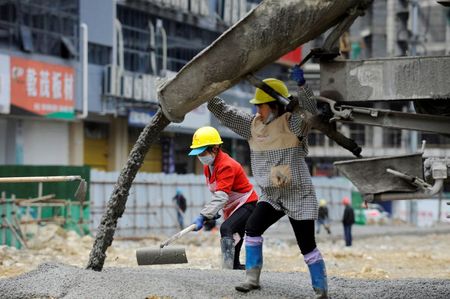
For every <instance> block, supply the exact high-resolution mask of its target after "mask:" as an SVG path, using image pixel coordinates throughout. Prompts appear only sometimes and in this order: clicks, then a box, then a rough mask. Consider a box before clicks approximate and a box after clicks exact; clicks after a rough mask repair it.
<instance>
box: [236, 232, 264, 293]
mask: <svg viewBox="0 0 450 299" xmlns="http://www.w3.org/2000/svg"><path fill="white" fill-rule="evenodd" d="M262 241H263V239H262V237H246V239H245V256H246V257H245V282H243V283H241V284H239V285H238V286H236V287H235V289H236V290H237V291H239V292H244V293H247V292H249V291H251V290H257V289H259V288H260V285H259V276H260V275H261V269H262V265H263V256H262V245H263V244H262Z"/></svg>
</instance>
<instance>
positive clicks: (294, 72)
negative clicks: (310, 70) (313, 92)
mask: <svg viewBox="0 0 450 299" xmlns="http://www.w3.org/2000/svg"><path fill="white" fill-rule="evenodd" d="M291 80H293V81H295V82H297V85H298V86H303V85H305V83H306V81H305V77H304V74H303V69H302V68H300V67H299V66H298V65H295V66H294V67H292V69H291Z"/></svg>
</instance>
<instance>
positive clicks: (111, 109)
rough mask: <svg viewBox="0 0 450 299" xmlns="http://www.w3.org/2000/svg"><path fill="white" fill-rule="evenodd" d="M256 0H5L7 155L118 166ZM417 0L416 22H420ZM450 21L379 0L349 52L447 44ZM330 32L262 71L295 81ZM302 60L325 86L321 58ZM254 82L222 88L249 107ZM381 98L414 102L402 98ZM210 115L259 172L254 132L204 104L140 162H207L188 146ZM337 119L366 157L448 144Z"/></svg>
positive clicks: (196, 168) (427, 49) (322, 146)
mask: <svg viewBox="0 0 450 299" xmlns="http://www.w3.org/2000/svg"><path fill="white" fill-rule="evenodd" d="M259 2H260V1H245V0H220V1H219V0H209V1H208V0H189V1H187V0H185V1H181V0H180V1H163V0H159V1H158V0H127V1H125V0H116V1H112V0H96V1H89V0H58V1H47V0H36V1H32V2H30V1H17V0H10V1H8V0H5V1H2V2H1V3H0V61H1V62H2V63H1V64H0V76H1V81H0V82H1V85H0V139H2V140H5V142H4V143H2V144H1V145H0V163H3V164H32V165H41V164H46V165H89V166H91V167H93V168H96V169H100V170H107V171H115V170H120V169H121V167H122V165H123V164H124V163H125V161H126V159H127V156H128V152H129V150H130V148H131V147H132V145H133V144H134V142H135V141H136V139H137V137H138V136H139V133H140V131H141V129H142V127H143V126H144V125H145V124H147V123H148V121H149V120H150V119H151V117H152V115H153V114H154V113H155V111H156V109H157V107H158V102H157V96H156V85H157V84H158V83H159V82H160V81H161V80H167V78H170V76H173V75H174V74H175V73H176V72H177V71H178V70H180V69H181V68H182V67H183V65H185V64H186V63H187V62H188V61H189V60H190V59H192V58H193V57H194V56H195V55H197V54H198V53H199V52H200V51H201V50H203V49H204V48H205V47H207V46H208V45H209V44H210V43H211V42H212V41H213V40H215V39H216V38H217V37H218V36H219V35H220V34H221V33H222V32H224V31H225V30H226V29H227V28H228V27H229V26H230V25H232V24H233V23H235V22H236V21H238V20H239V19H240V18H242V17H243V16H244V15H245V14H246V13H247V12H248V11H249V10H250V9H251V8H252V7H254V6H255V5H257V4H258V3H259ZM415 7H416V8H417V11H418V23H417V26H412V17H411V16H412V12H413V9H414V8H415ZM448 24H449V10H448V9H445V8H443V7H442V6H439V5H438V4H436V2H435V1H431V0H428V1H400V0H386V1H384V0H383V1H375V2H374V4H373V6H372V8H370V10H369V11H368V13H367V14H366V15H365V16H364V17H362V18H358V19H357V21H356V23H355V24H354V25H353V26H352V27H351V30H350V32H349V34H348V35H346V37H345V39H344V40H342V41H341V51H342V57H344V58H345V57H347V58H351V59H367V58H371V57H386V56H400V55H411V54H413V53H416V54H417V55H441V54H444V53H449V51H450V50H449V48H450V46H449V44H450V29H449V25H448ZM83 26H85V27H83ZM82 28H87V30H86V31H87V36H88V37H87V57H88V64H87V68H86V69H87V71H86V72H84V71H83V69H84V68H83V58H84V57H85V54H86V53H84V51H83V47H84V45H85V44H86V43H85V42H84V38H83V36H84V35H83V34H84V30H83V29H82ZM416 28H417V29H416ZM322 42H323V38H318V39H316V40H314V41H312V42H310V43H308V44H306V45H304V46H303V47H302V48H299V49H297V50H295V51H293V52H292V53H289V54H288V55H286V56H284V57H282V58H281V59H280V60H278V61H277V62H276V63H274V64H271V65H269V66H267V67H266V68H264V69H263V70H261V71H260V72H259V73H258V74H257V75H258V76H259V77H261V78H264V77H277V78H280V79H282V80H286V81H287V82H288V83H289V84H290V85H289V86H292V82H289V81H288V80H287V79H288V71H289V68H290V67H291V66H292V65H293V64H295V63H298V62H299V61H300V60H301V58H302V57H304V56H305V55H306V54H307V53H308V52H309V50H310V49H311V48H314V47H320V46H321V44H322ZM304 68H305V71H306V78H307V81H308V83H309V84H310V85H311V86H312V87H313V89H314V90H315V93H316V94H317V93H318V92H319V65H318V64H317V61H314V60H313V61H311V62H308V63H307V64H306V65H305V67H304ZM83 75H87V84H83V78H84V77H83ZM84 85H85V86H84ZM253 92H254V88H253V87H251V86H250V85H248V84H246V83H245V82H242V83H241V84H239V85H237V86H235V87H234V88H232V89H230V90H228V91H226V92H225V93H223V94H222V95H221V96H222V97H223V98H224V99H226V100H227V101H228V102H229V103H232V104H233V105H236V106H238V107H240V108H241V109H244V110H246V111H249V112H252V109H253V107H252V106H251V105H250V104H249V103H248V100H249V99H250V98H251V97H252V96H253ZM292 92H295V91H294V90H292ZM85 94H86V96H84V95H85ZM378 107H379V108H390V109H395V110H402V111H406V110H408V109H410V107H409V106H408V105H407V104H405V103H395V104H392V103H391V104H386V105H385V106H378ZM209 124H210V125H213V126H216V127H218V129H219V131H220V132H221V134H222V135H223V136H224V141H225V144H224V147H225V149H226V150H227V151H228V152H229V153H230V154H231V155H232V156H234V157H235V158H236V159H237V160H238V161H240V162H241V163H242V164H243V166H244V167H245V168H246V169H247V170H248V171H250V169H249V150H248V146H247V144H246V142H244V141H243V140H241V139H240V138H239V137H238V136H237V135H236V134H234V133H232V132H231V131H230V130H228V129H227V128H225V127H222V126H221V125H220V124H219V123H218V122H217V120H216V119H215V118H214V117H211V115H210V114H209V112H208V110H207V109H206V107H205V106H204V105H203V106H201V107H199V108H198V109H196V110H195V111H192V112H191V113H189V114H188V115H187V116H186V119H185V121H184V122H182V123H180V124H171V125H170V126H169V127H168V128H167V129H166V130H165V132H164V133H163V134H162V136H161V139H160V142H159V143H157V144H155V145H154V146H152V148H151V150H150V152H149V154H148V155H147V157H146V160H145V163H144V165H143V167H142V170H141V171H143V172H165V173H199V172H200V165H199V164H198V162H197V161H196V160H195V159H190V158H188V157H187V156H186V153H187V151H188V147H189V145H190V142H191V136H192V134H193V132H194V131H195V129H196V128H198V127H200V126H203V125H209ZM339 127H340V131H342V132H343V133H344V134H346V135H347V136H348V137H351V138H353V139H354V140H355V141H356V142H357V143H358V144H360V145H361V146H362V147H363V155H364V156H380V155H389V154H398V153H407V152H410V151H411V149H412V148H414V146H413V144H414V145H415V146H416V147H417V146H418V147H420V143H421V140H422V139H425V140H427V150H426V152H425V155H426V156H444V155H449V149H448V144H449V143H450V142H449V139H448V138H445V137H443V136H440V135H436V134H426V133H420V132H419V133H418V134H416V135H414V134H411V133H410V132H408V131H401V130H391V129H383V128H378V127H369V126H366V127H365V126H361V125H339ZM416 140H417V141H416ZM309 142H310V148H311V149H310V155H309V158H308V163H309V165H310V168H311V171H312V174H313V175H316V176H331V175H334V174H335V170H334V168H333V165H332V163H333V161H335V160H336V159H348V158H351V157H352V156H351V154H350V153H349V152H347V151H346V150H344V149H343V148H341V147H339V146H337V145H336V144H335V143H334V142H333V141H331V140H329V139H328V138H327V137H326V136H324V135H323V134H321V133H318V132H313V134H311V135H310V139H309Z"/></svg>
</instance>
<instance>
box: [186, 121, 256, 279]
mask: <svg viewBox="0 0 450 299" xmlns="http://www.w3.org/2000/svg"><path fill="white" fill-rule="evenodd" d="M222 143H223V142H222V139H221V138H220V135H219V132H217V130H216V129H215V128H213V127H201V128H199V129H198V130H197V131H196V132H195V134H194V136H193V138H192V145H191V149H192V150H191V151H190V153H189V155H190V156H197V158H198V159H199V160H200V162H201V163H202V164H203V165H204V166H203V171H204V174H205V177H206V183H207V185H208V188H209V191H211V196H212V198H211V201H210V202H209V203H207V204H206V205H205V206H204V207H203V209H202V210H201V212H200V215H199V216H198V217H197V218H196V219H195V220H194V223H195V224H196V225H197V228H196V230H200V229H202V227H203V225H204V224H205V222H206V221H207V220H212V219H215V218H216V217H215V216H216V215H217V213H218V212H219V211H220V210H223V217H224V219H225V221H224V222H223V223H222V225H221V226H220V236H221V239H220V248H221V251H222V268H223V269H242V270H243V269H245V266H244V265H241V263H240V262H239V254H240V251H241V247H242V243H243V239H244V233H245V224H246V223H247V219H248V217H249V216H250V215H251V213H252V212H253V210H254V209H255V206H256V202H257V201H258V195H257V194H256V192H255V190H254V189H253V185H252V184H251V183H250V182H249V180H248V178H247V176H246V174H245V172H244V169H243V168H242V166H241V164H239V163H238V162H236V161H235V160H234V159H232V158H231V157H230V156H229V155H227V154H226V153H225V152H223V151H222V149H221V144H222Z"/></svg>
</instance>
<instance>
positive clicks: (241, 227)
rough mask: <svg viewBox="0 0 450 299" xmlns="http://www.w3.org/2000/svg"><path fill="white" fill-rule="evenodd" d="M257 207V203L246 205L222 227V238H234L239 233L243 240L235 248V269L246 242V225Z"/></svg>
mask: <svg viewBox="0 0 450 299" xmlns="http://www.w3.org/2000/svg"><path fill="white" fill-rule="evenodd" d="M255 207H256V201H254V202H250V203H246V204H244V205H243V206H241V207H240V208H239V209H237V210H236V211H235V212H234V213H233V214H232V215H231V216H230V217H228V219H227V220H225V221H224V222H223V223H222V225H221V226H220V236H221V237H222V238H223V237H229V238H233V234H235V233H238V234H239V236H240V237H241V240H240V241H239V242H238V243H237V244H236V246H235V247H234V268H235V269H236V267H237V266H239V264H240V263H239V254H240V252H241V247H242V243H243V241H244V234H245V224H246V223H247V219H248V218H249V217H250V215H251V214H252V212H253V210H254V209H255Z"/></svg>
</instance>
